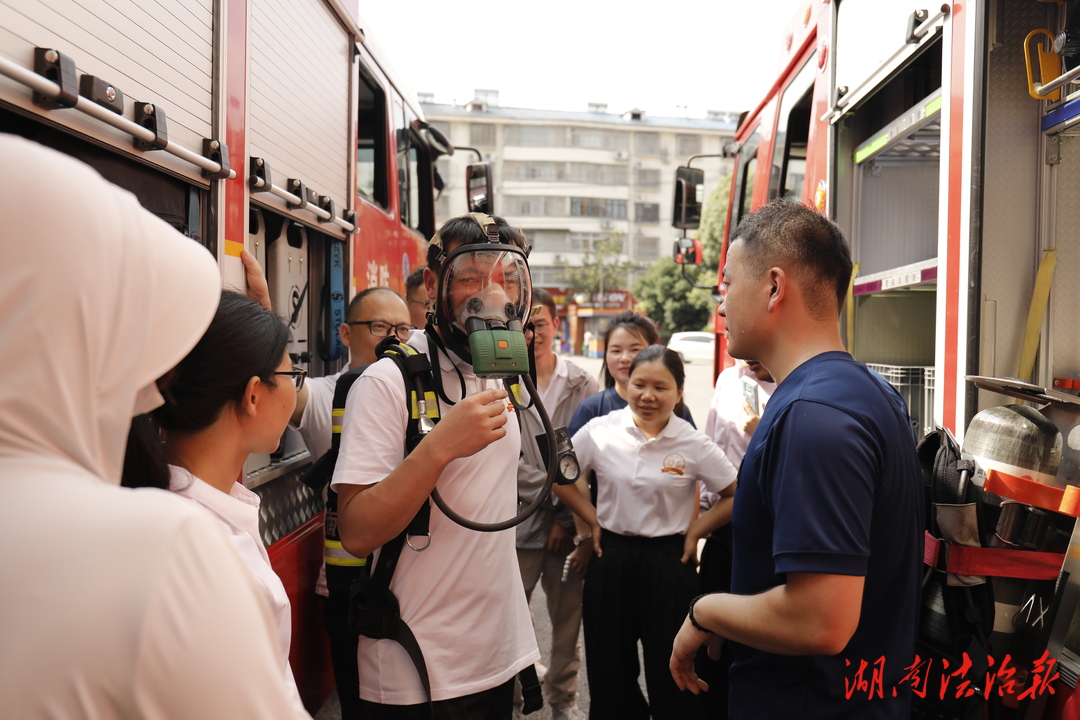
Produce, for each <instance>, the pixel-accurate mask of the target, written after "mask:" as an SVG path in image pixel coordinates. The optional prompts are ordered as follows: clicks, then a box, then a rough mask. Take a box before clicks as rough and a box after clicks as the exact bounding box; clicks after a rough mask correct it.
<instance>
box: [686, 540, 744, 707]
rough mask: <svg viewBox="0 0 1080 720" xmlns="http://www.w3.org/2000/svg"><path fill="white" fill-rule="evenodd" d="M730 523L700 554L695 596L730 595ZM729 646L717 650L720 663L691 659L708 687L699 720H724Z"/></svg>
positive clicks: (702, 655) (705, 654) (704, 657)
mask: <svg viewBox="0 0 1080 720" xmlns="http://www.w3.org/2000/svg"><path fill="white" fill-rule="evenodd" d="M731 550H732V538H731V523H728V524H727V525H725V526H724V527H722V528H720V529H719V530H717V531H716V532H714V533H713V534H712V535H711V536H710V537H709V539H708V540H706V541H705V547H704V549H702V551H701V567H700V568H699V569H698V577H699V578H700V581H701V585H700V587H699V588H698V594H699V595H700V594H702V593H715V592H730V591H731ZM733 659H734V658H733V656H732V653H731V643H728V642H725V643H724V644H723V645H721V646H720V659H719V660H713V659H712V658H710V657H709V654H708V652H706V651H705V650H704V649H702V651H701V652H700V653H698V656H697V658H695V659H694V667H695V669H696V670H697V674H698V677H700V678H701V679H702V680H704V681H705V682H707V683H709V692H707V693H703V694H702V695H700V698H701V700H700V702H701V708H700V714H699V716H698V717H700V718H703V719H704V718H708V720H727V717H728V670H729V669H730V668H731V662H732V660H733Z"/></svg>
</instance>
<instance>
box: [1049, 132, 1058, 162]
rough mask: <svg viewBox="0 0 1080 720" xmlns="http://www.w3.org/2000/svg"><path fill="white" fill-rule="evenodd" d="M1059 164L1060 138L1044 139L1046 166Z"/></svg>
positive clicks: (1055, 136)
mask: <svg viewBox="0 0 1080 720" xmlns="http://www.w3.org/2000/svg"><path fill="white" fill-rule="evenodd" d="M1060 162H1061V138H1060V137H1058V136H1057V135H1051V136H1050V137H1048V138H1046V164H1047V165H1057V164H1058V163H1060Z"/></svg>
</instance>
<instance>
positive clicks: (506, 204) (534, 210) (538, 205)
mask: <svg viewBox="0 0 1080 720" xmlns="http://www.w3.org/2000/svg"><path fill="white" fill-rule="evenodd" d="M502 203H503V205H502V207H503V208H505V209H504V210H502V211H501V213H502V214H505V215H509V216H520V215H525V216H530V217H538V216H544V215H547V216H556V217H558V216H565V215H566V198H560V197H547V196H544V195H507V196H506V197H504V198H503V200H502Z"/></svg>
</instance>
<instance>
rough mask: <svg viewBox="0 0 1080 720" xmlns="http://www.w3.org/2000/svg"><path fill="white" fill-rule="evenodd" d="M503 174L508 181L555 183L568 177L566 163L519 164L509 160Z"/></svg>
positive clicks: (504, 165) (505, 164)
mask: <svg viewBox="0 0 1080 720" xmlns="http://www.w3.org/2000/svg"><path fill="white" fill-rule="evenodd" d="M503 173H505V178H506V179H507V180H539V181H547V182H554V181H557V180H563V179H564V177H565V175H566V163H562V162H519V161H516V160H507V161H506V162H504V163H503Z"/></svg>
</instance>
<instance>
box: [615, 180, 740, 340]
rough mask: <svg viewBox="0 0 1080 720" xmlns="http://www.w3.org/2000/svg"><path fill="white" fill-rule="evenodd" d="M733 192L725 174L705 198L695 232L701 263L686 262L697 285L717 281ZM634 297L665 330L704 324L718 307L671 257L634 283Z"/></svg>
mask: <svg viewBox="0 0 1080 720" xmlns="http://www.w3.org/2000/svg"><path fill="white" fill-rule="evenodd" d="M730 192H731V175H725V176H724V177H722V178H721V179H720V182H718V183H717V184H716V187H714V188H713V190H712V192H711V193H709V196H708V198H706V200H705V203H704V206H703V207H702V213H701V227H700V228H699V229H698V230H696V231H694V233H692V235H693V236H694V237H697V238H698V239H700V240H701V245H702V261H701V264H700V265H687V266H686V274H687V276H688V277H690V278H691V280H692V281H693V283H694V284H695V285H707V286H709V287H714V286H715V285H716V273H717V269H718V267H719V264H720V248H721V245H722V243H723V236H724V222H725V220H726V218H727V207H728V198H729V197H730ZM634 297H636V298H637V301H638V304H639V305H640V306H641V308H642V309H643V310H644V311H645V312H647V313H648V314H649V317H651V318H652V319H653V320H655V321H656V322H657V323H659V324H660V326H661V327H662V328H663V329H664V333H665V334H668V333H673V332H681V331H683V330H701V329H703V328H705V327H706V326H707V325H708V323H709V320H710V319H711V318H712V313H713V310H714V309H715V307H716V301H714V300H713V298H712V293H711V292H710V291H709V290H702V289H699V288H691V287H690V284H689V283H688V282H687V281H686V278H684V277H683V274H682V269H681V268H680V266H679V265H678V264H677V263H676V262H675V261H674V260H672V259H670V258H665V259H663V260H661V261H659V262H657V263H656V264H654V265H653V266H652V267H651V268H649V271H648V272H647V273H645V275H643V276H642V277H641V279H639V280H638V281H637V282H636V283H635V284H634Z"/></svg>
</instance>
